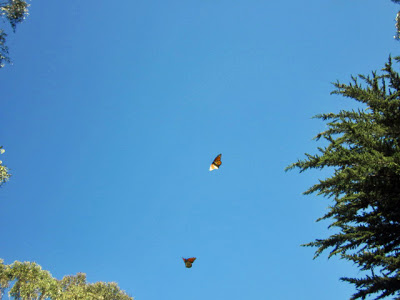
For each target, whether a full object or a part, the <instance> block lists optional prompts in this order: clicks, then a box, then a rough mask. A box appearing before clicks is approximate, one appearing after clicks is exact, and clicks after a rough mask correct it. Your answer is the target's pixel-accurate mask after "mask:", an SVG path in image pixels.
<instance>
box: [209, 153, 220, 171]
mask: <svg viewBox="0 0 400 300" xmlns="http://www.w3.org/2000/svg"><path fill="white" fill-rule="evenodd" d="M221 156H222V154H218V156H217V157H216V158H214V161H213V162H212V164H211V166H210V171H212V170H215V169H219V167H220V166H221V165H222V162H221Z"/></svg>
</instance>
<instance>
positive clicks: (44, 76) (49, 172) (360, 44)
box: [0, 0, 400, 300]
mask: <svg viewBox="0 0 400 300" xmlns="http://www.w3.org/2000/svg"><path fill="white" fill-rule="evenodd" d="M398 9H400V6H398V5H395V4H393V3H392V2H391V1H389V0H385V1H383V0H354V1H348V0H328V1H321V0H310V1H293V0H290V1H266V0H263V1H257V0H255V1H243V0H238V1H227V0H217V1H216V0H212V1H211V0H197V1H193V0H185V1H182V0H181V1H177V0H168V1H154V0H148V1H132V0H122V1H114V2H113V1H94V0H87V1H81V0H71V1H54V0H43V1H36V0H32V1H31V7H30V16H29V17H28V19H27V20H26V22H24V23H23V24H21V25H20V26H19V27H18V28H17V32H16V34H10V36H9V47H10V54H11V56H12V60H13V62H14V64H13V65H12V66H6V67H5V68H4V69H2V70H0V79H1V91H2V96H1V109H0V118H1V120H2V130H1V132H0V145H3V146H4V148H5V149H6V153H5V154H3V155H2V157H1V159H2V160H3V162H4V163H5V164H6V165H7V166H8V167H9V168H10V169H11V173H12V174H13V177H12V178H11V180H10V182H9V183H7V184H5V185H3V187H2V188H1V190H0V228H1V243H0V257H1V258H4V259H5V262H6V263H12V262H13V261H14V260H19V261H36V262H37V263H39V264H40V265H41V266H42V267H43V268H44V269H46V270H49V271H50V272H51V273H52V275H53V276H55V277H56V278H58V279H61V278H62V277H63V276H64V275H69V274H76V273H77V272H84V273H86V274H87V277H88V281H89V282H96V281H115V282H117V283H118V284H119V286H120V287H121V288H122V289H123V290H125V291H126V292H127V293H128V294H130V295H132V296H134V297H135V298H136V300H160V299H174V300H188V299H190V300H200V299H201V300H204V299H271V300H272V299H273V300H276V299H277V300H280V299H297V300H298V299H300V300H302V299H305V300H309V299H311V300H313V299H315V300H320V299H324V300H330V299H332V300H337V299H348V298H349V296H350V295H351V294H352V292H353V287H352V286H350V285H348V284H346V283H341V282H340V281H339V277H341V276H353V275H357V274H358V270H357V269H356V267H354V266H352V265H351V264H349V263H346V262H342V261H339V260H338V259H331V260H329V261H328V260H327V255H322V257H321V258H320V259H317V260H312V257H313V254H314V249H311V248H303V247H300V244H302V243H307V242H310V241H312V240H314V239H315V238H322V237H326V236H327V235H328V234H330V231H328V230H327V229H326V228H327V225H328V224H329V223H327V222H324V223H315V220H316V219H317V218H318V217H320V216H322V215H323V214H324V212H326V208H327V207H328V206H329V204H330V202H329V200H328V199H324V198H322V197H316V196H302V192H303V191H305V190H306V189H307V188H308V187H309V186H310V185H312V184H313V183H315V182H316V180H317V178H319V177H323V176H325V175H327V173H326V172H314V173H313V172H310V173H305V174H298V172H297V171H292V172H289V173H285V172H284V168H285V167H286V166H287V165H289V164H290V163H292V162H294V161H296V160H297V159H299V158H303V153H304V152H311V153H313V152H314V151H315V148H316V147H317V146H319V144H318V143H316V142H315V141H312V138H313V137H314V136H315V134H316V133H318V132H319V131H321V130H323V129H324V128H325V125H324V124H323V123H322V122H321V121H318V120H315V119H311V117H312V116H313V115H315V114H318V113H322V112H336V111H338V110H340V109H347V108H351V107H354V104H355V103H353V102H352V101H351V100H348V99H345V98H340V97H337V96H330V95H329V93H330V92H331V90H332V88H333V86H332V85H331V82H335V81H336V80H340V81H342V82H344V83H347V82H348V81H349V79H350V75H351V74H353V75H356V74H359V73H361V74H368V73H370V71H371V70H379V69H381V68H382V67H383V65H384V63H385V62H386V61H387V58H388V56H389V54H392V55H398V54H399V53H398V47H399V43H398V42H396V41H395V40H394V39H393V35H394V31H395V28H394V18H395V15H396V13H397V10H398ZM219 153H222V163H223V164H222V166H221V168H220V169H219V170H217V171H213V172H209V171H208V168H209V165H210V163H211V161H212V160H213V158H214V157H215V156H216V155H217V154H219ZM182 256H183V257H191V256H195V257H197V260H196V262H195V263H194V264H193V268H191V269H186V268H185V267H184V263H183V261H182V259H181V257H182Z"/></svg>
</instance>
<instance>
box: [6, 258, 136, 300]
mask: <svg viewBox="0 0 400 300" xmlns="http://www.w3.org/2000/svg"><path fill="white" fill-rule="evenodd" d="M6 289H10V291H9V292H8V294H9V296H10V297H12V298H14V299H57V300H67V299H93V300H95V299H96V300H108V299H110V300H111V299H112V300H132V299H133V298H132V297H130V296H128V295H127V294H126V293H125V292H124V291H121V290H120V288H119V287H118V285H117V284H116V283H114V282H111V283H106V282H96V283H88V282H87V281H86V275H85V274H84V273H78V274H77V275H75V276H65V277H64V278H63V279H61V280H57V279H55V278H53V277H52V276H51V274H50V273H49V272H48V271H45V270H42V267H41V266H39V265H38V264H36V263H34V262H19V261H15V262H14V263H12V264H10V265H5V264H4V261H3V260H2V259H0V293H1V294H0V299H1V296H2V295H3V294H4V293H5V290H6Z"/></svg>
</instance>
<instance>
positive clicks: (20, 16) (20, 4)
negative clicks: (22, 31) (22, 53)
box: [0, 0, 29, 68]
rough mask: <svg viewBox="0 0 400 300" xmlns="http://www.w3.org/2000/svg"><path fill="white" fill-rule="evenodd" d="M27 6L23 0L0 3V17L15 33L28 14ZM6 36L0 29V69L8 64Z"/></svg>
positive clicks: (8, 0) (9, 0)
mask: <svg viewBox="0 0 400 300" xmlns="http://www.w3.org/2000/svg"><path fill="white" fill-rule="evenodd" d="M28 7H29V4H28V3H27V2H26V1H24V0H7V1H3V2H0V15H1V17H2V18H3V20H5V21H7V22H8V23H9V24H10V25H11V28H12V30H13V31H14V32H15V30H16V28H17V24H19V23H21V22H22V21H23V20H25V18H26V16H27V15H28V14H29V13H28ZM6 38H7V34H6V32H5V30H4V29H0V68H2V67H4V65H5V63H10V57H9V56H8V47H7V46H6Z"/></svg>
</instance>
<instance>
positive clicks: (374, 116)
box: [288, 58, 400, 299]
mask: <svg viewBox="0 0 400 300" xmlns="http://www.w3.org/2000/svg"><path fill="white" fill-rule="evenodd" d="M395 60H396V61H397V63H398V62H399V61H400V58H395ZM382 71H383V74H382V75H377V73H375V72H373V73H372V75H371V76H362V75H359V77H358V78H356V77H353V78H352V80H353V82H352V83H350V84H341V83H339V82H338V83H336V84H335V87H336V90H335V91H334V92H333V94H339V95H343V96H344V97H349V98H352V99H354V100H356V101H358V102H361V103H362V104H363V109H359V110H357V111H354V110H352V111H345V110H342V111H340V112H339V113H328V114H321V115H318V116H316V117H317V118H319V119H322V120H324V121H327V122H328V124H327V125H328V129H327V130H326V131H324V132H321V133H320V134H318V135H317V136H316V139H317V140H319V139H320V138H322V139H325V140H326V141H327V142H328V146H327V147H324V148H318V150H319V153H318V154H315V155H310V154H306V159H304V160H299V161H298V162H296V163H294V164H292V165H291V166H289V167H288V169H292V168H298V169H300V172H303V171H305V170H308V169H322V168H327V167H331V168H334V174H333V175H332V176H331V177H329V178H326V179H324V180H320V181H319V183H317V184H315V185H314V186H312V187H311V188H310V189H308V190H307V191H306V192H305V194H310V193H314V192H316V193H317V194H318V195H324V196H327V197H330V198H332V199H333V203H334V204H333V206H331V207H330V208H329V211H328V212H327V213H326V214H325V215H324V216H323V217H322V218H320V219H319V220H324V219H329V220H331V221H332V223H331V224H330V226H329V227H332V228H337V229H338V232H337V233H335V234H332V235H331V236H329V237H327V238H325V239H317V240H316V241H314V242H312V243H309V244H306V245H305V246H313V247H317V250H316V255H315V256H316V257H317V256H318V255H320V254H321V253H322V252H324V251H325V250H327V249H329V250H330V254H329V257H331V256H334V255H339V256H340V257H341V258H343V259H346V260H349V261H351V262H353V263H354V264H356V265H357V266H358V267H359V269H360V270H361V271H362V272H361V273H360V276H361V277H359V278H347V277H343V278H341V279H342V280H343V281H347V282H350V283H352V284H354V285H355V287H356V288H357V292H356V293H355V294H354V295H353V297H352V299H359V298H361V299H365V297H366V296H367V295H373V294H374V295H375V296H377V298H376V299H381V298H384V297H386V296H390V295H395V297H396V298H395V299H400V257H399V253H400V76H399V74H398V73H397V72H396V71H395V70H394V69H393V65H392V59H391V58H389V62H388V63H387V64H386V65H385V68H384V69H383V70H382ZM359 81H362V82H364V86H363V85H362V84H361V83H360V82H359Z"/></svg>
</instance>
